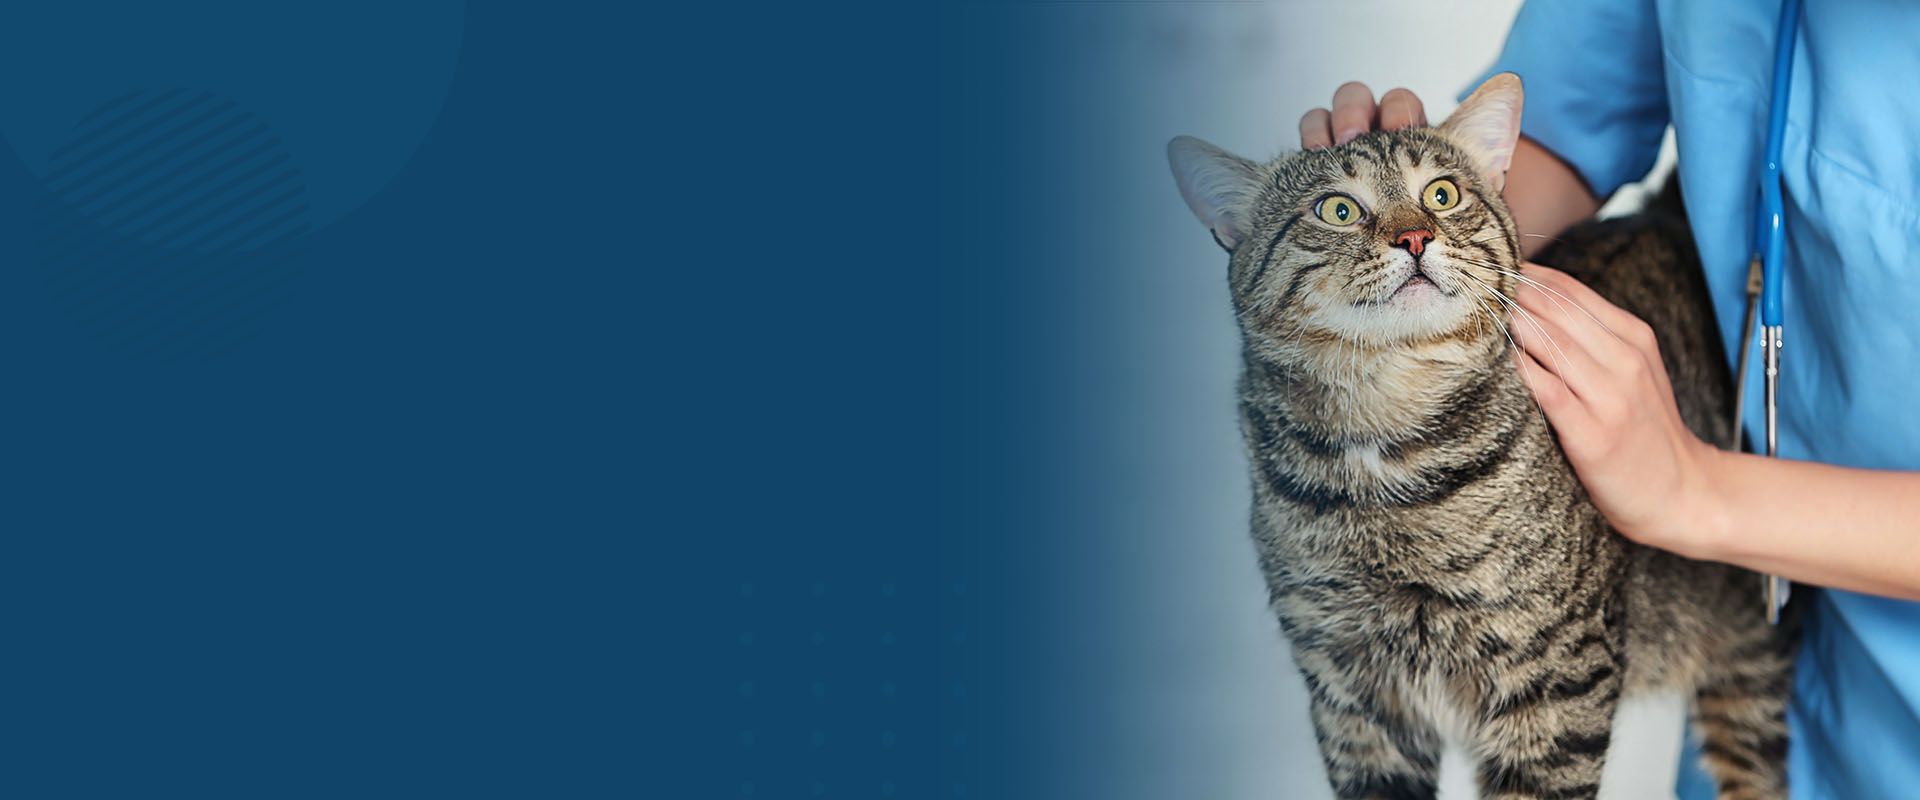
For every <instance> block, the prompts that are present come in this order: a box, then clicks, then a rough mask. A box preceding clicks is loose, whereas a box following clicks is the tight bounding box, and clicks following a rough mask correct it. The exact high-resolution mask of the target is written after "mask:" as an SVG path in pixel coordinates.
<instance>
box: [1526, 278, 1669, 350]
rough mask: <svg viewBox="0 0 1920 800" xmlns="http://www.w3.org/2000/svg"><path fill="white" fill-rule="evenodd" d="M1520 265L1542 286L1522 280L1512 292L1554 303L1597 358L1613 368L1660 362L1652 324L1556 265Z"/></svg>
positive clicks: (1534, 302)
mask: <svg viewBox="0 0 1920 800" xmlns="http://www.w3.org/2000/svg"><path fill="white" fill-rule="evenodd" d="M1522 269H1523V270H1524V271H1525V272H1526V274H1527V276H1528V277H1529V278H1532V279H1533V280H1534V281H1537V282H1538V283H1539V284H1541V286H1540V287H1534V286H1527V285H1524V284H1523V285H1522V286H1521V287H1520V290H1519V291H1518V292H1516V293H1515V294H1516V297H1517V298H1518V299H1520V300H1521V304H1522V305H1523V306H1524V305H1528V304H1529V303H1531V304H1532V305H1531V306H1529V307H1533V306H1542V305H1551V306H1557V307H1558V310H1559V311H1560V313H1561V316H1562V317H1563V318H1564V325H1565V327H1566V328H1567V329H1568V330H1569V331H1570V332H1571V333H1573V334H1574V335H1575V336H1578V337H1580V339H1581V341H1582V342H1583V343H1584V344H1586V345H1587V346H1588V349H1590V350H1591V351H1592V352H1593V353H1594V355H1595V356H1597V357H1599V358H1600V360H1602V361H1604V362H1606V363H1608V364H1610V365H1612V366H1613V367H1615V368H1616V369H1619V368H1622V367H1630V366H1638V365H1637V364H1632V363H1629V362H1630V360H1631V361H1645V362H1648V363H1651V364H1653V365H1658V364H1660V345H1659V342H1657V341H1655V340H1654V335H1653V328H1651V327H1649V326H1648V325H1647V323H1646V322H1644V321H1642V320H1641V319H1640V318H1639V317H1636V316H1634V315H1633V314H1632V313H1630V312H1628V311H1627V310H1626V309H1623V308H1621V307H1619V306H1616V305H1614V304H1612V303H1610V302H1607V299H1606V298H1604V297H1601V296H1600V294H1599V293H1598V292H1595V291H1594V290H1593V289H1591V288H1589V287H1588V286H1587V285H1586V284H1584V283H1581V282H1580V281H1578V280H1575V279H1574V277H1573V276H1571V275H1568V274H1566V273H1564V272H1561V271H1559V270H1557V269H1553V268H1552V267H1543V266H1540V265H1538V264H1533V263H1528V264H1526V265H1524V266H1523V267H1522Z"/></svg>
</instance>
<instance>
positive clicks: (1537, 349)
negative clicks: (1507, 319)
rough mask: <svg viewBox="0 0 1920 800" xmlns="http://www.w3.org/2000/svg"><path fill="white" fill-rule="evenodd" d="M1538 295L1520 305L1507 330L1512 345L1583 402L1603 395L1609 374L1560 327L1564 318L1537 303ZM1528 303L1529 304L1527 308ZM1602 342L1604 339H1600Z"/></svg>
mask: <svg viewBox="0 0 1920 800" xmlns="http://www.w3.org/2000/svg"><path fill="white" fill-rule="evenodd" d="M1539 298H1540V295H1539V293H1538V292H1535V293H1534V296H1533V297H1531V298H1527V300H1526V301H1522V302H1521V305H1520V310H1519V313H1517V314H1516V315H1515V316H1514V321H1513V322H1512V323H1511V324H1509V325H1508V326H1507V329H1508V331H1509V332H1511V333H1512V334H1513V340H1514V343H1515V344H1518V345H1520V349H1521V350H1524V351H1526V353H1527V354H1528V355H1531V356H1533V358H1534V360H1535V361H1536V362H1538V363H1539V364H1541V365H1543V366H1544V368H1545V369H1546V370H1547V371H1548V372H1551V373H1552V374H1553V375H1554V376H1555V377H1558V378H1559V379H1560V380H1561V381H1562V382H1563V383H1565V384H1566V386H1567V388H1568V389H1571V390H1572V391H1573V393H1574V394H1575V395H1577V396H1579V397H1580V398H1581V399H1583V400H1594V399H1598V398H1600V397H1602V396H1603V395H1605V394H1606V390H1607V386H1608V383H1609V381H1610V379H1611V377H1612V375H1613V371H1612V370H1610V369H1608V368H1607V367H1605V366H1604V365H1603V364H1602V362H1601V361H1600V360H1599V359H1597V358H1595V357H1594V355H1593V353H1592V351H1591V350H1589V349H1588V342H1586V341H1583V340H1582V338H1581V337H1579V336H1575V335H1574V334H1572V333H1569V332H1568V329H1567V327H1566V326H1565V325H1563V324H1561V320H1562V319H1564V317H1563V316H1562V315H1560V314H1556V313H1554V311H1553V309H1552V307H1551V305H1550V304H1547V303H1543V302H1542V301H1540V299H1539ZM1528 301H1531V302H1532V304H1533V305H1532V306H1531V307H1529V305H1528ZM1603 338H1604V337H1603Z"/></svg>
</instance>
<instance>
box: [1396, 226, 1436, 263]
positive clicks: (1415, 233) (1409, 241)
mask: <svg viewBox="0 0 1920 800" xmlns="http://www.w3.org/2000/svg"><path fill="white" fill-rule="evenodd" d="M1431 241H1433V232H1432V231H1429V230H1426V229H1424V228H1410V229H1408V230H1404V231H1401V232H1400V233H1399V235H1397V236H1395V237H1393V246H1394V247H1404V248H1406V249H1407V252H1409V253H1412V254H1414V255H1416V256H1417V255H1420V251H1422V250H1425V249H1427V243H1428V242H1431Z"/></svg>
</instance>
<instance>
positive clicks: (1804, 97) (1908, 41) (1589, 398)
mask: <svg viewBox="0 0 1920 800" xmlns="http://www.w3.org/2000/svg"><path fill="white" fill-rule="evenodd" d="M1778 14H1779V7H1778V5H1777V4H1773V3H1748V2H1738V1H1737V0H1710V1H1709V2H1680V1H1679V0H1636V1H1632V2H1622V0H1531V2H1528V3H1527V4H1526V5H1525V6H1524V7H1523V8H1522V9H1521V10H1520V12H1519V14H1518V16H1517V17H1516V18H1515V21H1514V23H1513V27H1512V29H1511V31H1510V32H1509V34H1508V38H1507V42H1506V46H1505V48H1504V50H1503V52H1502V53H1501V55H1500V56H1499V58H1498V60H1497V61H1496V62H1495V64H1494V65H1493V67H1492V68H1491V69H1490V70H1489V71H1488V73H1487V74H1488V75H1491V74H1493V73H1495V72H1502V71H1510V72H1514V73H1517V74H1518V75H1519V76H1520V78H1521V80H1522V82H1523V85H1524V86H1525V89H1526V108H1525V110H1524V117H1523V122H1522V125H1521V128H1522V132H1523V136H1524V138H1523V140H1522V142H1521V144H1520V146H1519V149H1518V151H1517V152H1516V153H1515V154H1514V157H1513V162H1512V166H1511V169H1510V171H1509V173H1508V178H1507V183H1506V188H1505V190H1504V196H1505V198H1506V200H1507V203H1508V205H1509V206H1510V207H1511V208H1512V212H1513V217H1514V219H1515V222H1516V224H1517V225H1518V226H1519V228H1520V230H1521V232H1522V236H1523V240H1522V241H1523V243H1524V245H1523V249H1524V250H1526V252H1528V253H1531V252H1534V251H1536V250H1537V249H1538V248H1539V246H1541V245H1542V244H1544V243H1546V242H1547V241H1548V240H1549V239H1548V237H1551V236H1552V235H1554V234H1555V233H1557V232H1558V231H1560V230H1563V229H1565V228H1566V227H1567V226H1569V225H1571V224H1573V223H1575V222H1577V221H1579V220H1582V219H1585V218H1587V217H1588V216H1590V215H1592V214H1593V213H1594V212H1595V211H1596V210H1597V209H1598V208H1599V206H1600V203H1601V199H1602V198H1605V197H1607V196H1609V195H1611V194H1612V193H1613V192H1614V191H1615V190H1616V189H1618V188H1619V187H1621V186H1622V185H1624V184H1626V183H1628V182H1630V181H1632V180H1634V179H1636V178H1638V177H1639V176H1641V175H1644V174H1645V173H1646V172H1647V171H1648V170H1649V169H1650V168H1651V167H1652V165H1653V163H1654V161H1655V158H1656V155H1657V152H1658V150H1659V147H1660V144H1661V140H1662V138H1663V136H1664V134H1665V131H1666V129H1667V127H1668V126H1669V124H1671V125H1672V127H1673V130H1674V135H1675V141H1676V144H1677V148H1678V155H1679V159H1678V171H1677V179H1678V180H1679V181H1680V182H1681V185H1682V187H1683V195H1684V198H1685V202H1686V207H1687V211H1688V215H1689V221H1690V224H1691V226H1692V228H1693V232H1694V236H1695V238H1696V240H1697V242H1698V246H1699V250H1700V256H1701V260H1702V263H1703V266H1704V269H1705V270H1706V273H1707V279H1708V283H1709V286H1710V288H1711V292H1712V295H1713V300H1714V305H1715V311H1716V316H1717V319H1718V322H1719V325H1720V329H1721V331H1722V334H1723V336H1724V338H1725V345H1726V350H1727V353H1728V356H1729V358H1730V359H1737V358H1738V357H1739V355H1740V353H1741V352H1742V351H1743V350H1752V349H1756V343H1755V342H1751V341H1742V340H1741V336H1740V325H1741V322H1742V317H1743V314H1744V311H1745V307H1746V300H1747V297H1746V281H1747V265H1748V259H1749V256H1750V255H1751V252H1752V242H1753V238H1754V237H1753V223H1752V220H1753V218H1754V212H1755V207H1756V205H1757V204H1758V202H1759V197H1758V187H1759V180H1760V163H1759V162H1760V158H1761V152H1762V149H1763V142H1764V139H1765V124H1766V119H1767V114H1768V109H1767V104H1768V101H1769V91H1770V87H1771V84H1772V77H1771V70H1772V60H1773V58H1772V56H1773V51H1774V37H1775V32H1776V17H1777V15H1778ZM1796 36H1797V42H1796V43H1795V47H1796V48H1797V49H1796V58H1795V60H1794V69H1793V73H1792V81H1793V83H1792V88H1791V100H1790V102H1789V103H1788V112H1787V128H1786V138H1785V148H1784V151H1783V158H1782V164H1783V175H1784V178H1783V180H1784V191H1785V196H1786V236H1787V254H1788V257H1787V260H1786V261H1785V262H1784V267H1785V276H1786V278H1785V284H1784V286H1785V302H1786V320H1785V322H1786V327H1785V332H1786V333H1785V337H1786V341H1785V346H1784V348H1783V350H1782V356H1781V359H1782V373H1781V386H1780V399H1779V412H1778V413H1779V443H1780V445H1779V451H1780V455H1781V456H1782V457H1781V458H1780V459H1777V460H1776V459H1768V458H1765V457H1761V456H1756V455H1751V454H1746V453H1733V452H1726V451H1722V450H1718V449H1716V448H1714V447H1713V446H1710V445H1708V444H1707V443H1705V442H1702V441H1701V440H1699V439H1698V438H1696V437H1695V436H1693V434H1692V433H1690V432H1689V431H1688V430H1687V429H1686V427H1685V426H1684V425H1683V424H1682V423H1681V421H1680V416H1679V414H1678V412H1677V410H1676V408H1675V405H1674V400H1673V396H1672V391H1671V389H1670V388H1669V386H1668V385H1667V383H1666V372H1665V369H1664V367H1663V366H1662V364H1661V361H1660V355H1659V351H1658V350H1657V349H1656V343H1655V342H1654V341H1653V337H1652V334H1651V332H1650V331H1649V330H1648V329H1647V327H1646V326H1645V325H1644V324H1642V323H1641V322H1640V321H1639V320H1637V319H1635V318H1633V317H1632V316H1631V315H1630V314H1628V313H1627V312H1625V311H1622V310H1621V309H1619V308H1616V307H1614V306H1613V305H1611V304H1609V303H1608V302H1607V301H1606V300H1604V299H1602V298H1600V297H1599V296H1598V295H1597V294H1595V293H1594V292H1592V291H1591V290H1589V289H1587V288H1586V287H1585V286H1582V285H1581V284H1579V283H1578V282H1577V281H1574V280H1573V279H1572V278H1570V277H1568V276H1566V275H1565V274H1562V273H1559V272H1556V271H1554V270H1551V269H1548V268H1545V267H1540V266H1537V265H1531V264H1529V265H1528V266H1527V267H1526V268H1525V269H1526V270H1527V272H1528V273H1529V274H1530V275H1531V277H1533V278H1536V279H1537V280H1539V281H1540V282H1541V283H1542V284H1544V285H1545V286H1547V287H1550V288H1551V289H1552V290H1553V291H1555V292H1558V293H1559V294H1560V295H1564V296H1565V297H1567V298H1570V299H1572V300H1573V301H1575V303H1576V304H1577V305H1578V306H1579V309H1583V310H1584V311H1585V312H1587V314H1582V313H1576V310H1575V309H1573V308H1571V307H1570V305H1569V304H1567V303H1566V302H1565V301H1561V300H1560V299H1559V298H1558V297H1554V296H1552V295H1550V294H1549V293H1547V292H1544V291H1542V290H1540V289H1537V288H1534V287H1532V286H1523V287H1522V288H1521V289H1520V290H1519V293H1518V301H1519V304H1520V305H1521V307H1523V308H1525V309H1527V310H1528V311H1529V312H1531V313H1532V314H1533V315H1534V316H1536V317H1538V318H1539V320H1540V321H1541V323H1542V325H1543V326H1544V329H1545V333H1546V334H1548V335H1550V336H1551V337H1552V338H1553V339H1554V340H1555V341H1556V342H1557V343H1558V346H1559V348H1560V350H1564V352H1561V351H1560V350H1554V351H1552V352H1553V355H1552V356H1549V355H1547V353H1548V352H1549V350H1548V349H1547V348H1548V347H1549V345H1547V343H1546V340H1545V339H1544V338H1543V337H1541V336H1539V335H1538V334H1536V335H1533V336H1522V333H1523V331H1525V330H1526V328H1527V327H1528V326H1514V333H1515V335H1516V338H1518V339H1519V342H1518V343H1519V345H1520V347H1519V352H1518V353H1517V355H1516V361H1517V362H1524V365H1525V366H1526V367H1527V368H1526V369H1523V370H1522V374H1523V376H1526V377H1527V378H1528V380H1527V383H1528V386H1529V388H1530V389H1531V390H1532V392H1533V394H1534V396H1535V398H1536V399H1537V400H1539V402H1540V406H1541V408H1542V409H1543V410H1544V411H1545V412H1546V415H1547V417H1548V419H1549V420H1550V421H1551V422H1552V423H1553V426H1554V429H1555V431H1556V432H1557V434H1558V436H1559V438H1560V442H1561V444H1562V446H1563V449H1565V451H1566V453H1567V458H1568V460H1569V461H1570V462H1571V463H1572V464H1573V467H1574V469H1575V471H1576V472H1577V473H1578V474H1579V476H1580V478H1581V480H1582V482H1584V483H1585V485H1586V487H1587V489H1588V490H1589V493H1590V494H1591V495H1592V497H1593V500H1594V502H1595V504H1596V505H1597V506H1599V508H1600V510H1601V511H1602V513H1604V514H1605V515H1606V516H1607V518H1608V519H1609V520H1610V521H1611V522H1612V523H1613V524H1614V526H1615V527H1616V528H1617V529H1618V530H1619V532H1620V533H1621V534H1622V535H1625V536H1627V537H1629V538H1632V539H1634V540H1636V541H1639V542H1642V543H1645V544H1648V545H1651V546H1655V547H1660V548H1664V549H1667V550H1670V551H1673V552H1675V553H1679V554H1681V555H1684V556H1688V557H1692V558H1699V559H1711V560H1716V561H1723V562H1729V563H1733V564H1738V565H1740V566H1744V567H1748V568H1751V569H1753V570H1756V571H1759V572H1767V573H1773V574H1778V575H1782V576H1784V577H1787V578H1790V579H1792V580H1793V581H1794V582H1795V583H1796V584H1799V586H1797V588H1796V589H1795V592H1794V595H1793V602H1794V603H1797V604H1800V605H1802V606H1803V608H1801V609H1800V612H1801V613H1802V614H1803V615H1804V617H1803V618H1804V621H1805V634H1804V638H1803V641H1802V644H1801V649H1800V654H1799V657H1798V660H1797V662H1796V665H1795V685H1794V692H1793V697H1792V700H1791V702H1790V704H1789V709H1788V719H1789V725H1790V727H1791V744H1790V745H1789V754H1788V771H1789V776H1790V780H1791V782H1792V795H1793V797H1795V798H1796V800H1809V799H1812V800H1820V799H1822V798H1844V799H1846V800H1853V799H1855V798H1879V797H1905V796H1912V794H1913V793H1914V792H1915V791H1916V790H1915V788H1914V787H1920V603H1915V602H1913V601H1914V600H1916V599H1920V471H1916V470H1920V314H1916V312H1915V309H1916V308H1920V145H1916V144H1915V142H1920V103H1915V102H1913V99H1912V90H1913V89H1912V87H1913V86H1914V81H1915V78H1916V76H1920V47H1914V46H1913V43H1914V41H1915V40H1916V37H1917V36H1920V4H1912V3H1907V2H1901V1H1900V0H1852V1H1850V2H1846V3H1818V2H1816V3H1808V4H1807V5H1806V8H1805V16H1804V20H1803V22H1802V24H1801V25H1800V27H1799V31H1798V33H1797V35H1796ZM1478 83H1479V81H1475V82H1474V83H1473V84H1471V85H1470V86H1469V88H1471V86H1473V85H1478ZM1423 124H1426V115H1425V111H1424V108H1423V106H1422V103H1421V102H1420V99H1419V98H1418V97H1416V96H1415V95H1413V94H1412V93H1411V92H1408V91H1406V90H1403V89H1396V90H1393V91H1389V92H1387V93H1386V94H1384V95H1382V96H1381V97H1380V99H1379V101H1378V102H1377V103H1376V102H1375V100H1374V98H1373V95H1372V92H1371V91H1370V90H1369V89H1368V88H1367V87H1366V86H1364V85H1362V84H1359V83H1349V84H1347V85H1345V86H1342V87H1340V88H1339V90H1337V91H1336V92H1335V93H1334V96H1333V102H1332V105H1331V108H1324V109H1314V110H1313V111H1310V112H1308V113H1307V114H1306V115H1305V116H1304V117H1303V118H1301V120H1300V137H1301V143H1302V145H1303V146H1305V147H1309V148H1312V147H1325V146H1329V145H1332V144H1337V143H1344V142H1345V141H1347V140H1350V139H1352V138H1353V137H1355V136H1358V135H1359V134H1361V133H1363V132H1365V131H1367V130H1369V129H1372V128H1376V127H1379V128H1399V127H1406V126H1412V125H1423ZM1556 301H1558V302H1556ZM1588 314H1590V315H1591V316H1588ZM1527 332H1530V331H1527ZM1756 338H1757V337H1756ZM1748 357H1749V358H1752V359H1754V360H1755V361H1756V364H1757V361H1758V358H1759V355H1758V353H1757V352H1756V353H1752V354H1750V355H1749V356H1748ZM1750 372H1751V373H1752V374H1751V375H1750V378H1749V380H1750V384H1749V385H1748V386H1747V387H1746V390H1747V396H1748V397H1749V398H1755V399H1756V400H1755V401H1754V402H1749V403H1748V404H1747V409H1746V414H1745V419H1744V420H1743V421H1742V422H1743V424H1744V425H1745V429H1746V431H1747V437H1748V438H1747V440H1748V441H1750V442H1755V441H1763V440H1762V439H1760V438H1758V437H1759V433H1760V432H1761V430H1762V428H1761V424H1762V423H1761V420H1762V416H1761V415H1762V413H1763V409H1762V408H1761V403H1759V402H1757V398H1759V397H1760V396H1761V394H1760V381H1761V379H1762V376H1761V372H1762V370H1760V369H1758V368H1757V367H1756V368H1754V369H1752V370H1750ZM1812 587H1824V588H1821V589H1819V590H1817V591H1816V590H1814V589H1813V588H1812ZM1754 591H1755V592H1759V591H1760V584H1759V581H1758V580H1756V581H1755V587H1754ZM1697 762H1698V759H1697V758H1687V759H1683V764H1682V772H1681V777H1680V784H1679V787H1678V789H1679V792H1680V794H1681V796H1682V797H1683V798H1686V800H1694V798H1706V797H1712V796H1714V787H1713V785H1712V782H1711V778H1709V777H1707V776H1706V775H1705V774H1704V773H1703V772H1702V771H1700V770H1699V768H1698V767H1697Z"/></svg>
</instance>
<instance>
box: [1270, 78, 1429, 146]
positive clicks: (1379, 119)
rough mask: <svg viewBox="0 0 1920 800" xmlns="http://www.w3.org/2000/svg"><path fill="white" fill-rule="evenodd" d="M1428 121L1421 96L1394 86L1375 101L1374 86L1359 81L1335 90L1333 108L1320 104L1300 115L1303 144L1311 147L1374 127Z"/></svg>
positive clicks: (1392, 127) (1346, 139)
mask: <svg viewBox="0 0 1920 800" xmlns="http://www.w3.org/2000/svg"><path fill="white" fill-rule="evenodd" d="M1425 124H1427V111H1426V109H1424V108H1422V107H1421V106H1420V98H1418V97H1416V96H1414V94H1413V92H1410V91H1407V90H1406V89H1392V90H1389V91H1388V92H1387V93H1386V94H1384V95H1381V96H1380V103H1379V105H1375V104H1374V102H1373V90H1372V89H1368V88H1367V85H1366V84H1364V83H1360V82H1359V81H1353V82H1349V83H1346V84H1342V85H1341V87H1340V88H1339V89H1336V90H1334V92H1333V110H1331V111H1329V110H1327V109H1324V108H1316V109H1314V110H1312V111H1309V112H1307V114H1306V116H1303V117H1301V118H1300V146H1301V147H1302V148H1304V149H1307V150H1315V149H1318V148H1322V147H1332V146H1334V145H1336V144H1346V143H1347V142H1351V141H1353V138H1354V137H1356V136H1359V135H1360V134H1363V133H1366V132H1368V131H1373V130H1382V131H1392V130H1399V129H1401V128H1412V127H1416V126H1419V125H1425Z"/></svg>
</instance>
